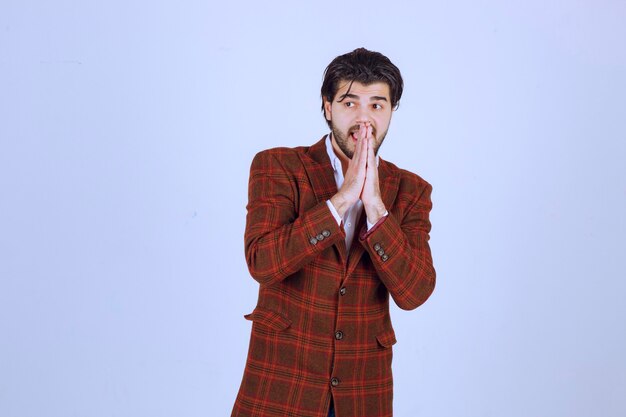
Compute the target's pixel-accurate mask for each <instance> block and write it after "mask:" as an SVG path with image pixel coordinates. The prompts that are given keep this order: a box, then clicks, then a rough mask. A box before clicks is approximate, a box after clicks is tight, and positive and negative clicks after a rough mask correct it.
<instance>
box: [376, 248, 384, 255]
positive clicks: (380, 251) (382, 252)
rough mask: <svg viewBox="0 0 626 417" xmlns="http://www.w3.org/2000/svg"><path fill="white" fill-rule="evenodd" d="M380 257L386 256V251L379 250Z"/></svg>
mask: <svg viewBox="0 0 626 417" xmlns="http://www.w3.org/2000/svg"><path fill="white" fill-rule="evenodd" d="M377 253H378V254H379V255H380V256H383V255H384V254H385V251H384V250H382V249H379V250H378V252H377Z"/></svg>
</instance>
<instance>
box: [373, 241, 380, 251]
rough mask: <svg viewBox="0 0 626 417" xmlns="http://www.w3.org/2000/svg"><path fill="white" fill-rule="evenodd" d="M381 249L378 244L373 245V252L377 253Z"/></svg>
mask: <svg viewBox="0 0 626 417" xmlns="http://www.w3.org/2000/svg"><path fill="white" fill-rule="evenodd" d="M381 249H382V246H380V243H374V250H375V251H376V252H378V251H379V250H381Z"/></svg>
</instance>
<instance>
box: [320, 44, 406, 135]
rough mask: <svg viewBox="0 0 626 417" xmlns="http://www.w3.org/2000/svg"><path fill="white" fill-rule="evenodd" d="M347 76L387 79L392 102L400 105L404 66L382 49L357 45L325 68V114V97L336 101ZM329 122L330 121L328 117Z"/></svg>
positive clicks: (360, 79) (363, 81)
mask: <svg viewBox="0 0 626 417" xmlns="http://www.w3.org/2000/svg"><path fill="white" fill-rule="evenodd" d="M342 80H345V81H349V82H350V87H348V91H350V88H352V83H353V82H354V81H357V82H359V83H361V84H363V85H370V84H373V83H376V82H384V83H387V85H389V94H390V95H391V97H390V99H391V106H392V107H393V108H394V109H397V108H398V105H399V102H400V97H401V96H402V89H403V88H404V83H403V81H402V75H400V70H399V69H398V67H396V66H395V65H394V64H393V63H392V62H391V61H390V60H389V58H387V57H386V56H385V55H383V54H381V53H380V52H374V51H369V50H367V49H365V48H357V49H355V50H354V51H352V52H348V53H347V54H344V55H339V56H338V57H337V58H335V59H333V61H332V62H331V63H330V64H328V66H327V67H326V70H324V81H323V82H322V115H323V114H324V99H326V100H328V101H329V102H332V101H333V99H334V98H335V94H337V90H339V82H340V81H342ZM326 123H328V126H330V122H329V121H328V120H326Z"/></svg>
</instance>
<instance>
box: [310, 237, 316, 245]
mask: <svg viewBox="0 0 626 417" xmlns="http://www.w3.org/2000/svg"><path fill="white" fill-rule="evenodd" d="M309 243H310V244H311V245H317V238H315V237H312V238H311V239H309Z"/></svg>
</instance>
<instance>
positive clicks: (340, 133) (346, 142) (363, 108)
mask: <svg viewBox="0 0 626 417" xmlns="http://www.w3.org/2000/svg"><path fill="white" fill-rule="evenodd" d="M348 88H349V89H350V91H348ZM346 93H347V95H346ZM392 110H393V109H392V107H391V98H390V96H389V85H387V83H384V82H376V83H373V84H369V85H363V84H361V83H359V82H356V81H355V82H353V83H352V85H350V81H345V80H342V81H341V82H340V83H339V89H338V90H337V94H335V97H334V98H333V101H332V102H328V101H327V100H326V99H324V115H325V116H326V120H328V121H330V123H331V130H332V132H333V142H334V144H336V147H338V148H339V149H340V150H341V152H342V153H343V156H345V157H347V158H349V159H352V156H353V155H354V149H355V146H356V142H357V135H358V132H359V127H360V125H361V124H364V123H367V122H369V124H370V125H371V126H372V136H373V138H374V152H376V153H377V152H378V148H379V147H380V145H381V144H382V143H383V140H384V139H385V135H387V130H388V129H389V123H390V122H391V113H392ZM335 149H336V148H335ZM340 156H341V155H340Z"/></svg>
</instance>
